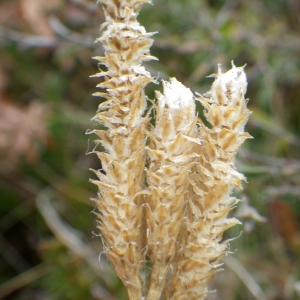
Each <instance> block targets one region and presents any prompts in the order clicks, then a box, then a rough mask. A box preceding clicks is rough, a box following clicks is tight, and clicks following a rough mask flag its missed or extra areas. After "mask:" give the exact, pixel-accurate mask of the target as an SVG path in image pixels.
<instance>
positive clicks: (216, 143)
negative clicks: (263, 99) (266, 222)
mask: <svg viewBox="0 0 300 300" xmlns="http://www.w3.org/2000/svg"><path fill="white" fill-rule="evenodd" d="M246 88H247V81H246V75H245V73H244V68H243V67H242V68H237V67H235V66H234V64H233V63H232V69H231V70H229V71H228V72H226V73H225V74H223V73H222V70H221V66H219V72H218V75H217V76H216V79H215V81H214V83H213V85H212V88H211V91H210V92H208V93H207V94H206V95H205V97H204V96H200V97H199V101H200V102H201V103H202V105H203V106H204V108H205V113H204V115H205V117H206V118H207V120H208V121H209V122H210V123H211V125H212V128H211V129H210V128H208V127H206V126H205V125H204V123H203V122H202V121H201V120H199V129H198V138H200V139H201V140H202V145H201V146H199V147H198V148H197V153H198V157H197V159H196V160H197V163H196V164H195V165H194V166H195V167H194V169H193V172H192V173H191V175H190V183H191V186H192V189H190V190H189V191H190V193H189V195H188V199H189V205H188V207H187V214H186V233H185V241H184V246H183V247H184V251H182V252H181V255H180V256H177V257H176V259H175V260H174V262H173V265H174V270H175V273H174V276H173V278H172V279H171V281H170V285H169V288H168V290H167V291H166V299H171V300H183V299H186V300H201V299H204V298H205V297H206V295H207V286H208V284H209V282H210V281H211V279H212V278H213V275H214V274H215V272H217V271H218V270H219V267H220V265H221V259H222V257H223V256H224V255H226V254H227V253H228V251H227V247H228V241H222V236H223V233H224V231H225V230H227V229H228V228H230V227H232V226H233V225H235V224H238V223H239V221H238V220H236V219H234V218H227V215H228V213H229V211H230V210H231V209H232V208H233V207H234V206H235V205H236V203H237V201H238V200H237V199H235V198H233V197H231V193H232V189H233V187H234V186H238V187H241V184H240V181H241V180H243V179H244V176H243V175H242V174H240V173H238V172H237V171H236V170H235V167H234V164H233V159H234V157H235V155H236V152H237V151H238V150H239V148H240V145H241V144H242V143H243V141H244V140H245V139H246V138H250V137H251V136H250V135H249V134H248V133H245V132H244V125H245V124H246V122H247V120H248V117H249V114H250V112H249V110H248V109H247V107H246V100H245V98H244V96H245V93H246Z"/></svg>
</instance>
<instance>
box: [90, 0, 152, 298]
mask: <svg viewBox="0 0 300 300" xmlns="http://www.w3.org/2000/svg"><path fill="white" fill-rule="evenodd" d="M100 2H101V3H102V6H103V9H104V12H105V16H106V23H105V24H104V26H102V27H104V28H105V30H104V32H103V34H102V36H101V37H100V38H99V39H98V41H101V42H102V44H103V47H104V49H105V56H104V57H95V59H96V60H98V61H99V62H100V65H104V66H105V69H106V70H105V71H102V70H100V73H98V74H96V75H94V77H103V78H104V81H103V82H101V83H100V84H98V86H97V87H99V88H102V89H105V90H104V91H101V92H98V93H95V94H94V95H96V96H101V97H104V98H106V99H107V100H106V102H104V103H101V104H100V105H99V110H98V113H97V115H96V116H95V117H94V120H95V121H97V122H99V123H101V124H103V125H105V126H106V128H107V130H94V131H93V133H95V134H96V135H98V137H99V138H100V141H98V142H100V143H101V144H102V145H103V146H104V148H105V150H106V152H98V151H96V150H95V151H94V152H95V153H96V154H97V155H98V157H99V159H100V160H101V165H102V170H98V171H94V172H95V173H96V175H97V176H98V178H99V180H92V182H93V183H95V184H96V185H97V186H98V189H99V196H98V200H97V206H98V209H99V211H100V213H99V214H98V217H99V221H98V223H99V228H100V231H101V235H102V237H103V241H104V246H105V250H106V253H107V256H108V258H109V259H110V261H111V262H112V263H113V264H114V267H115V270H116V273H117V275H118V276H119V277H120V279H121V280H122V282H123V283H124V285H125V286H126V288H127V290H128V295H129V298H130V299H131V300H141V299H143V283H142V279H141V275H140V271H141V268H142V267H143V265H144V263H145V250H143V249H145V245H144V238H143V236H144V233H143V232H144V228H143V222H142V220H143V208H142V204H143V201H144V200H143V199H144V196H143V194H144V193H145V191H144V187H143V183H144V166H145V141H146V136H145V132H144V129H143V128H144V127H148V125H147V124H148V118H147V117H143V114H144V111H145V109H146V98H145V94H144V88H145V86H146V85H147V84H148V83H149V82H151V81H154V80H153V78H152V77H151V75H150V73H149V72H147V71H146V70H145V68H144V67H142V66H141V64H142V62H143V61H146V60H151V59H154V57H152V56H151V55H150V54H149V48H150V46H151V45H152V39H151V38H150V37H151V35H152V34H151V33H147V32H146V30H145V28H144V27H143V26H141V25H140V24H139V23H138V21H137V20H136V17H137V14H138V12H139V10H140V9H141V6H142V4H143V3H145V2H148V1H145V0H113V1H111V0H101V1H100Z"/></svg>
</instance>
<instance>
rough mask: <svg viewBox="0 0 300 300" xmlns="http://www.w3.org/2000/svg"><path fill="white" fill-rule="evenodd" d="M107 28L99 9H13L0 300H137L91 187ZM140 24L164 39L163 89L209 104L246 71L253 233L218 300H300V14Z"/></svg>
mask: <svg viewBox="0 0 300 300" xmlns="http://www.w3.org/2000/svg"><path fill="white" fill-rule="evenodd" d="M103 21H104V16H103V13H102V10H101V6H100V5H98V6H96V4H95V1H92V0H52V1H47V0H6V1H5V0H2V1H0V299H5V300H7V299H24V300H25V299H26V300H27V299H28V300H29V299H30V300H31V299H47V300H56V299H60V300H61V299H63V300H64V299H66V300H68V299H70V300H71V299H72V300H77V299H78V300H81V299H106V300H113V299H121V300H122V299H127V298H126V297H127V296H126V291H125V289H124V288H123V287H122V284H121V283H120V281H119V280H118V279H117V278H116V276H115V275H114V271H113V268H112V266H111V265H110V264H109V263H107V261H106V258H105V255H101V251H102V243H101V238H100V237H99V231H98V229H97V228H96V216H95V214H93V212H94V211H95V203H94V202H93V201H92V200H90V198H93V197H96V195H97V189H96V187H95V186H93V185H92V184H90V183H89V182H88V178H89V177H93V174H92V172H90V171H89V168H95V169H97V168H99V166H100V163H99V161H98V160H97V159H96V157H94V156H92V155H86V153H87V152H88V151H89V150H91V149H92V148H93V147H94V143H93V137H92V136H87V135H85V132H86V131H87V129H94V128H97V126H99V125H97V124H93V123H92V122H91V121H90V119H91V118H92V117H93V115H94V113H95V111H96V109H97V106H98V104H99V101H100V100H101V99H99V98H94V97H92V96H91V94H92V93H93V92H95V91H96V89H95V86H96V84H97V82H98V80H97V79H95V78H89V76H90V75H92V74H94V73H96V72H97V63H96V62H95V61H93V60H91V57H92V56H95V55H102V54H103V48H102V46H101V45H100V44H95V43H94V40H95V39H96V37H98V36H99V26H100V24H101V23H102V22H103ZM139 21H140V23H141V24H143V25H144V26H145V27H146V29H147V31H149V32H150V31H151V32H156V31H158V32H159V33H158V34H156V35H155V36H154V39H155V42H154V45H153V47H152V54H153V55H155V56H156V57H158V58H159V62H149V63H147V68H148V70H150V71H151V73H152V75H153V76H158V77H159V78H160V79H168V78H169V76H175V77H177V79H178V80H180V81H182V82H183V83H184V84H185V85H186V86H188V87H190V88H191V90H192V91H193V92H198V93H205V92H206V91H208V90H209V89H210V85H211V83H212V79H211V78H206V76H207V75H210V74H212V73H215V72H217V64H218V63H221V64H222V66H223V69H224V71H226V70H228V69H229V68H230V61H231V60H234V62H235V64H236V65H237V66H242V65H244V64H247V67H246V69H245V70H246V74H247V77H248V93H247V97H248V98H250V101H249V108H250V109H251V110H252V111H253V113H252V115H251V118H250V121H249V123H248V125H247V131H248V132H249V133H250V134H251V135H252V136H253V137H254V140H248V141H246V143H245V144H244V145H243V147H242V149H241V151H240V153H239V155H238V157H237V160H236V165H237V168H238V170H239V171H240V172H243V173H244V174H245V175H246V176H247V178H248V183H247V184H244V190H243V191H236V192H235V193H236V195H237V196H238V197H240V198H241V199H243V202H241V203H240V205H239V207H238V208H237V209H236V210H235V211H234V212H233V215H235V216H237V217H238V218H239V219H240V220H241V221H242V222H243V225H241V226H236V227H234V228H233V229H231V230H229V231H228V232H227V233H226V238H234V240H233V241H232V242H231V247H230V250H231V251H232V252H234V255H231V256H229V257H226V259H225V264H224V271H223V272H220V273H218V274H217V276H216V277H215V279H214V281H213V282H212V284H211V287H210V290H212V291H214V290H215V291H214V292H211V293H210V294H209V295H208V297H207V298H208V299H215V300H240V299H242V300H252V299H258V300H264V299H268V300H275V299H276V300H281V299H284V300H285V299H286V300H288V299H300V267H299V266H300V224H299V223H300V221H299V220H300V185H299V183H300V151H299V149H300V1H299V0H265V1H260V0H244V1H242V0H228V1H221V0H211V1H208V0H207V1H204V0H203V1H199V0H186V1H182V0H164V1H162V0H160V1H159V0H154V1H153V6H152V5H148V4H146V5H144V8H143V10H142V11H141V13H140V17H139ZM158 88H160V87H158V86H155V85H149V86H148V87H147V92H148V95H149V97H152V96H153V91H154V90H155V89H158ZM199 110H202V109H201V107H199ZM241 232H242V234H241ZM99 259H100V260H101V262H100V263H99Z"/></svg>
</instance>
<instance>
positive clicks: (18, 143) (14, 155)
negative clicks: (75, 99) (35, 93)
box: [0, 97, 48, 169]
mask: <svg viewBox="0 0 300 300" xmlns="http://www.w3.org/2000/svg"><path fill="white" fill-rule="evenodd" d="M47 111H48V107H47V106H46V105H45V104H42V103H39V102H37V101H32V102H31V103H30V104H29V106H28V107H27V109H22V108H20V107H18V106H16V105H14V104H12V103H11V102H9V101H7V100H4V97H0V151H1V156H0V159H1V160H3V161H5V165H6V166H7V169H14V168H15V167H16V164H17V162H18V159H19V158H20V156H21V155H25V156H26V159H27V161H28V162H34V161H35V160H36V159H37V157H38V149H37V147H36V142H37V141H38V142H41V143H43V144H46V137H47V130H46V124H45V116H46V113H47Z"/></svg>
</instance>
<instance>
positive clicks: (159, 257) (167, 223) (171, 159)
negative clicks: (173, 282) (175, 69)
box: [145, 78, 199, 300]
mask: <svg viewBox="0 0 300 300" xmlns="http://www.w3.org/2000/svg"><path fill="white" fill-rule="evenodd" d="M163 88H164V94H163V95H162V94H160V93H159V92H157V99H158V103H157V106H156V124H155V128H153V131H152V132H150V133H149V136H150V144H149V146H148V147H147V150H148V155H149V167H148V169H147V170H146V172H147V183H148V189H149V192H150V193H151V195H150V196H149V197H148V198H147V203H146V204H145V206H146V218H147V245H148V252H147V255H148V257H149V258H150V261H151V264H152V267H151V272H150V274H149V278H148V293H147V300H159V299H161V295H162V293H163V290H164V288H165V283H166V277H167V273H168V271H169V266H170V263H171V262H172V261H173V259H174V257H175V255H176V252H177V248H178V237H179V233H180V230H181V226H182V221H183V219H184V213H185V206H186V191H187V189H188V186H189V181H188V176H189V172H190V170H191V168H192V165H193V161H194V160H195V156H196V155H195V153H194V146H195V144H197V143H199V139H197V138H196V135H197V131H196V122H197V117H196V115H195V102H194V96H193V94H192V92H191V91H190V89H188V88H186V87H185V86H183V85H182V84H181V83H180V82H178V81H177V80H176V79H175V78H171V79H170V82H165V81H163Z"/></svg>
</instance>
